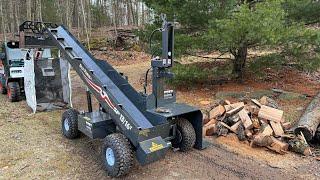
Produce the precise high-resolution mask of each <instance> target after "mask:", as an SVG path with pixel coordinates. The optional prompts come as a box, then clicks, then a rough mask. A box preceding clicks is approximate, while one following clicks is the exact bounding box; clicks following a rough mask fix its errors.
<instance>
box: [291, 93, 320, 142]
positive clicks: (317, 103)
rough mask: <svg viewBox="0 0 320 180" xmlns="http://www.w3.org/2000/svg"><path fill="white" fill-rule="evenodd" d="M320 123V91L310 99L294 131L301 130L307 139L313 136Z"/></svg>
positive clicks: (297, 132)
mask: <svg viewBox="0 0 320 180" xmlns="http://www.w3.org/2000/svg"><path fill="white" fill-rule="evenodd" d="M319 124H320V93H319V94H318V95H317V96H316V97H315V98H314V99H313V100H312V101H311V103H310V104H309V106H308V107H307V109H306V110H305V112H304V114H303V115H302V116H301V118H300V120H299V122H298V124H297V126H296V128H295V130H294V133H295V134H296V135H299V134H300V132H302V133H303V134H304V136H305V138H306V140H307V141H311V140H312V138H313V137H314V136H315V134H316V131H317V128H318V126H319Z"/></svg>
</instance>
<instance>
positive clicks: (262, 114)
mask: <svg viewBox="0 0 320 180" xmlns="http://www.w3.org/2000/svg"><path fill="white" fill-rule="evenodd" d="M282 116H283V111H281V110H279V109H275V108H272V107H268V106H265V105H262V106H261V109H260V111H259V114H258V117H259V118H262V119H266V120H270V121H276V122H282Z"/></svg>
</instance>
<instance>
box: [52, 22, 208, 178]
mask: <svg viewBox="0 0 320 180" xmlns="http://www.w3.org/2000/svg"><path fill="white" fill-rule="evenodd" d="M162 19H163V25H162V27H161V28H159V29H157V30H156V31H154V33H155V32H157V31H158V32H160V33H161V34H162V54H161V55H159V56H156V57H152V59H151V68H150V69H152V92H150V93H149V94H148V93H147V92H146V91H145V92H137V91H136V90H135V89H134V88H133V87H132V86H131V85H130V84H129V83H128V80H127V78H126V77H125V76H124V75H123V74H122V73H118V72H117V71H116V70H115V69H114V68H113V67H112V66H111V65H110V64H109V63H108V62H107V61H105V60H98V59H95V58H94V57H93V56H92V55H91V54H90V52H88V51H87V50H86V49H85V47H84V46H83V45H82V44H81V43H80V42H79V41H78V40H77V39H76V38H75V37H74V36H73V35H72V34H71V33H70V32H69V31H68V30H67V29H66V28H65V27H64V26H58V27H55V28H52V27H49V28H47V29H46V33H48V35H49V37H50V38H51V40H52V41H53V42H54V43H55V44H56V46H57V47H58V48H59V49H60V51H61V52H62V53H63V54H64V57H65V59H66V60H67V61H68V62H69V63H70V65H71V66H72V67H73V69H74V70H75V71H76V73H77V74H78V75H79V76H80V78H81V80H82V81H83V82H84V83H85V85H86V87H87V95H86V97H87V98H86V102H87V104H88V110H87V111H80V112H79V111H78V110H76V109H69V110H67V111H65V112H64V113H63V115H62V120H61V126H62V133H63V135H64V136H65V137H66V138H69V139H75V138H78V137H79V136H80V134H81V133H82V134H85V135H86V136H88V137H90V138H92V139H97V138H99V139H104V145H103V148H102V153H101V156H102V159H103V161H104V165H105V169H106V171H107V172H108V175H109V176H112V177H119V176H123V175H125V174H127V173H128V172H129V171H130V169H131V167H132V166H133V162H134V158H136V159H137V161H138V162H139V163H140V164H141V165H146V164H149V163H152V162H154V161H157V160H159V159H162V158H164V157H165V155H166V153H167V151H168V150H169V149H170V148H172V147H173V148H177V149H179V150H180V151H188V150H190V149H192V148H196V149H203V148H204V147H203V145H202V144H203V143H202V114H201V112H200V110H199V109H198V108H196V107H192V106H189V105H187V104H183V103H177V102H176V93H175V91H174V90H172V89H168V88H166V86H165V82H166V79H167V78H173V73H172V72H170V69H171V67H172V66H173V62H174V61H173V47H174V27H173V23H170V22H167V21H166V18H165V16H163V17H162ZM154 33H153V34H154ZM151 38H152V37H151ZM148 72H149V71H148ZM145 88H146V85H145ZM146 89H147V88H146ZM92 96H94V97H95V98H96V99H97V101H98V103H99V107H100V108H99V109H97V110H93V108H92V107H93V106H92V101H91V98H92Z"/></svg>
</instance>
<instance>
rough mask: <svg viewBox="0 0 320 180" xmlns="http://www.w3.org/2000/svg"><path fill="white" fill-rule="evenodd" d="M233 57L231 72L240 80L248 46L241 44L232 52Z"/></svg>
mask: <svg viewBox="0 0 320 180" xmlns="http://www.w3.org/2000/svg"><path fill="white" fill-rule="evenodd" d="M232 54H233V55H234V57H235V59H234V61H233V74H234V75H236V78H237V79H240V80H242V78H243V73H244V68H245V64H246V60H247V54H248V46H247V45H242V46H240V48H239V49H238V50H236V52H235V53H232Z"/></svg>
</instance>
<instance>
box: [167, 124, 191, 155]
mask: <svg viewBox="0 0 320 180" xmlns="http://www.w3.org/2000/svg"><path fill="white" fill-rule="evenodd" d="M176 125H177V131H176V137H175V138H174V139H173V140H172V146H173V147H174V148H179V149H180V151H183V152H185V151H188V150H189V149H191V148H192V147H193V146H194V144H195V142H196V132H195V130H194V128H193V126H192V124H191V123H190V122H189V121H188V120H187V119H183V118H179V119H177V121H176Z"/></svg>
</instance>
